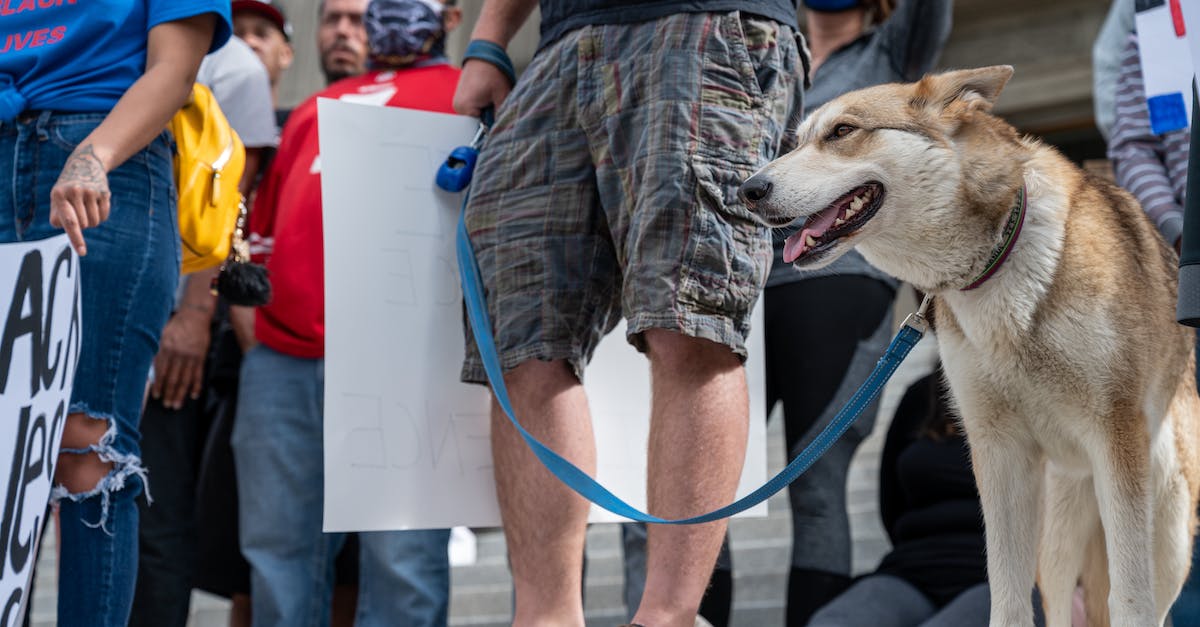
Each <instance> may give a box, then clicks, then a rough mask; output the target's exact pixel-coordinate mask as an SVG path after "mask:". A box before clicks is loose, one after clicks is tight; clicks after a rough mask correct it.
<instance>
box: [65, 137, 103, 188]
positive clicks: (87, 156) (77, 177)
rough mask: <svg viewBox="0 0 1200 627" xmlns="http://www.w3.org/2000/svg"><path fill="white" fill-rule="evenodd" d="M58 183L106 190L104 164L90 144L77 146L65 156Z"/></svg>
mask: <svg viewBox="0 0 1200 627" xmlns="http://www.w3.org/2000/svg"><path fill="white" fill-rule="evenodd" d="M58 182H59V184H67V185H70V184H75V185H78V186H80V187H82V188H84V189H92V190H98V191H108V174H107V173H106V172H105V171H104V164H103V163H101V162H100V157H97V156H96V151H95V150H93V149H92V145H91V144H87V145H86V146H82V147H80V148H77V149H76V150H75V152H73V153H71V156H70V157H68V158H67V163H66V164H65V165H63V169H62V174H60V175H59V176H58Z"/></svg>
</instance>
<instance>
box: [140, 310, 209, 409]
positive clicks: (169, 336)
mask: <svg viewBox="0 0 1200 627" xmlns="http://www.w3.org/2000/svg"><path fill="white" fill-rule="evenodd" d="M211 321H212V312H208V313H207V314H206V313H205V312H204V311H200V310H198V309H190V308H181V309H180V310H179V311H178V312H176V313H175V315H174V316H171V319H170V320H168V321H167V326H165V327H163V332H162V341H161V342H160V343H159V348H158V355H157V356H155V357H154V383H153V384H152V385H151V386H150V395H151V396H153V397H154V398H156V399H160V400H161V401H162V404H163V406H164V407H166V408H167V409H182V408H183V402H184V400H186V397H190V398H192V399H198V398H200V389H201V387H202V386H203V384H204V358H205V356H207V355H208V345H209V342H210V341H211V338H210V337H209V324H210V323H211Z"/></svg>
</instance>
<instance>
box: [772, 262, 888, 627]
mask: <svg viewBox="0 0 1200 627" xmlns="http://www.w3.org/2000/svg"><path fill="white" fill-rule="evenodd" d="M894 297H895V290H894V289H893V288H892V287H891V286H889V285H888V284H886V283H884V282H882V281H879V280H877V279H873V278H870V277H865V276H828V277H819V278H813V279H805V280H802V281H798V282H794V283H788V284H785V285H780V286H777V287H771V288H767V290H766V292H765V295H764V299H765V300H764V308H765V312H764V313H765V324H766V331H765V339H766V360H767V363H766V366H767V371H766V375H767V408H768V411H770V409H771V408H772V407H774V405H775V402H776V401H781V402H782V403H783V415H784V431H785V433H786V437H787V447H788V457H789V459H790V458H792V457H793V456H795V455H796V453H798V452H799V451H800V450H801V449H802V448H803V446H804V445H806V444H808V442H810V441H811V440H812V438H813V437H815V436H816V434H817V433H818V432H819V431H820V430H821V429H822V428H824V427H825V425H826V424H828V423H829V421H830V420H831V419H832V418H833V416H834V415H835V414H836V413H837V411H838V410H839V409H841V407H842V405H844V404H845V402H846V400H848V399H849V397H850V396H851V395H852V394H853V393H854V391H855V390H856V389H857V388H858V386H859V385H861V384H862V382H863V381H864V380H865V379H866V378H867V377H868V376H869V375H870V372H871V369H872V368H873V367H874V365H875V362H876V361H877V360H878V359H879V357H880V356H881V355H882V354H883V352H884V350H885V349H886V348H887V343H888V340H889V339H890V337H891V319H892V316H891V313H892V301H893V300H894ZM877 409H878V404H877V402H876V404H873V405H872V406H871V407H869V408H867V409H866V410H865V411H864V412H863V415H862V417H861V418H859V419H858V421H857V422H856V423H855V425H854V426H853V427H852V428H851V429H850V430H849V431H848V432H847V433H846V435H845V436H843V437H842V438H841V439H840V440H838V442H837V443H836V444H835V445H833V446H832V447H831V448H830V449H829V451H828V452H827V453H826V454H825V455H824V456H823V457H822V458H821V459H820V460H819V461H818V462H816V463H815V464H814V465H813V466H812V468H810V469H809V471H808V472H807V473H805V474H804V475H802V476H801V477H800V478H799V479H797V480H796V481H795V482H793V483H792V484H791V485H790V486H789V487H788V496H789V500H790V501H791V506H792V567H791V572H790V574H789V577H788V603H787V619H788V620H787V624H788V625H789V626H790V627H799V626H803V625H805V624H807V623H808V619H809V618H810V617H811V616H812V614H813V612H815V611H816V609H817V608H819V607H821V606H822V605H824V604H825V603H826V602H827V601H829V600H830V599H832V598H833V597H835V596H837V595H838V594H839V593H841V592H842V591H843V590H844V589H845V588H846V587H847V586H848V585H849V583H850V574H851V559H850V558H851V555H850V544H851V543H850V524H849V518H848V516H847V513H846V475H847V472H848V470H849V466H850V459H851V457H853V455H854V451H855V449H857V448H858V445H859V443H860V442H862V440H863V439H864V438H866V436H867V435H868V434H870V432H871V428H872V427H873V426H874V423H875V413H876V411H877Z"/></svg>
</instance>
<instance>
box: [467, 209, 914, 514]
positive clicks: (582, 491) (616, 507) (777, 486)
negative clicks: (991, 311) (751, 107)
mask: <svg viewBox="0 0 1200 627" xmlns="http://www.w3.org/2000/svg"><path fill="white" fill-rule="evenodd" d="M467 196H469V192H468V194H467ZM462 208H463V210H462V212H461V213H460V214H459V220H458V234H457V241H456V242H455V244H456V250H457V256H458V271H459V277H460V279H461V281H462V287H463V298H464V300H465V301H466V309H467V317H468V320H469V322H470V325H471V333H472V334H473V335H474V337H475V344H476V346H477V347H478V348H479V354H480V355H481V356H482V358H483V366H484V370H486V371H487V377H488V381H489V382H490V383H491V385H492V392H493V393H494V394H495V397H496V402H497V403H499V404H500V407H501V408H502V409H503V410H504V413H505V415H507V416H508V419H509V421H510V422H512V425H513V426H514V427H516V429H517V431H518V432H519V433H520V434H521V437H522V438H524V440H525V442H526V444H528V445H529V448H530V449H531V450H533V453H534V455H536V456H537V458H538V459H539V460H541V462H542V464H544V465H545V466H546V468H547V469H548V470H550V472H552V473H554V475H555V476H556V477H558V478H559V479H560V480H561V481H562V482H563V483H565V484H567V486H568V487H570V488H571V489H572V490H574V491H576V492H578V493H579V495H580V496H582V497H584V498H586V499H588V500H589V501H591V502H593V503H595V504H596V505H599V506H600V507H603V508H604V509H606V510H608V511H610V512H612V513H614V514H617V515H620V516H624V517H626V518H630V519H632V520H636V521H640V522H647V523H658V524H667V525H690V524H697V523H705V522H711V521H714V520H720V519H722V518H727V517H729V516H733V515H734V514H737V513H738V512H741V511H744V510H746V509H749V508H751V507H754V506H755V505H758V504H759V503H761V502H762V501H765V500H766V499H767V498H769V497H771V496H772V495H773V494H775V493H776V492H778V491H780V490H782V489H783V488H784V487H786V486H787V485H788V484H789V483H791V482H792V481H794V480H795V479H796V478H797V477H799V476H800V475H802V474H804V472H805V471H806V470H808V469H809V468H810V467H811V466H812V465H813V464H814V463H815V462H816V461H817V460H818V459H820V458H821V456H822V455H824V454H825V452H826V451H827V450H829V447H830V446H832V445H833V444H834V442H836V441H837V440H838V438H840V437H842V435H843V434H844V433H846V430H847V429H849V428H850V425H852V424H854V421H855V420H857V419H858V417H859V416H860V415H861V414H862V412H863V410H865V409H866V408H867V407H869V406H870V405H871V403H872V402H873V401H874V400H875V398H876V397H878V396H879V393H880V391H881V390H882V389H883V386H884V384H886V383H887V382H888V379H891V377H892V374H894V373H895V371H896V368H897V367H899V366H900V363H901V362H903V361H904V358H905V357H907V356H908V353H909V351H911V350H912V348H913V347H914V346H916V344H917V342H919V341H921V338H922V337H923V336H924V334H925V324H924V318H923V315H924V311H923V310H922V311H920V312H918V313H917V314H913V315H912V316H909V319H908V320H906V321H905V323H904V325H903V326H902V327H901V328H900V332H899V333H897V334H896V337H895V338H893V339H892V343H891V345H889V346H888V349H887V353H885V354H884V356H883V358H881V359H880V360H879V362H878V363H877V364H876V365H875V370H874V371H873V372H871V376H870V377H869V378H867V380H866V382H864V383H863V385H862V387H860V388H859V389H858V391H857V392H855V393H854V396H853V397H852V398H851V399H850V402H849V403H847V404H846V406H845V407H843V408H842V410H841V411H840V412H838V414H837V416H835V417H834V418H833V420H832V421H831V422H830V423H829V424H828V425H826V427H825V429H823V430H822V431H821V433H820V434H819V435H818V436H817V437H816V439H815V440H813V442H812V443H811V444H809V445H808V446H807V447H805V448H804V450H803V451H801V452H800V454H799V455H797V456H796V458H795V459H793V460H792V461H791V463H789V464H788V465H787V466H786V467H785V468H784V469H783V470H782V471H780V473H779V474H777V475H775V476H774V477H772V478H771V479H770V480H769V481H767V482H766V483H765V484H764V485H763V486H762V487H760V488H758V489H757V490H755V491H753V492H751V493H750V494H747V495H746V496H744V497H742V498H741V499H739V500H737V501H736V502H734V503H732V504H730V505H726V506H725V507H722V508H720V509H718V510H715V511H711V512H708V513H707V514H702V515H700V516H693V517H691V518H683V519H677V520H667V519H664V518H659V517H658V516H651V515H650V514H647V513H645V512H642V511H640V510H638V509H637V508H635V507H633V506H632V505H629V504H628V503H626V502H625V501H623V500H621V499H620V498H619V497H617V496H616V495H614V494H613V493H612V492H610V491H609V490H608V489H607V488H605V487H604V486H602V485H600V484H599V483H598V482H596V480H595V479H593V478H591V477H590V476H588V474H587V473H585V472H583V471H582V470H580V469H579V468H578V467H576V466H575V465H574V464H572V463H571V462H569V461H567V460H566V459H563V458H562V457H561V456H559V455H558V453H555V452H554V451H552V450H550V448H548V447H547V446H545V445H544V444H542V443H541V442H539V441H538V440H537V438H535V437H533V436H532V435H531V434H530V433H529V432H528V431H526V430H525V428H524V427H522V426H521V423H520V422H519V421H518V420H517V417H516V415H515V414H514V412H513V408H512V403H511V402H510V401H509V398H508V389H507V388H506V387H505V385H504V375H503V372H502V371H501V368H500V358H499V354H498V353H497V351H496V343H495V340H494V338H493V337H492V332H491V328H492V323H491V320H490V319H489V317H488V312H487V305H486V301H485V299H484V296H483V287H482V286H483V281H482V280H481V278H480V274H479V266H478V264H477V262H476V259H475V254H474V251H473V249H472V247H471V238H470V235H469V234H468V233H467V224H466V219H465V216H466V208H467V198H466V197H464V198H463V206H462Z"/></svg>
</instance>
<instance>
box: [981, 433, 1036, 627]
mask: <svg viewBox="0 0 1200 627" xmlns="http://www.w3.org/2000/svg"><path fill="white" fill-rule="evenodd" d="M963 416H964V422H965V425H966V428H967V440H968V441H969V443H970V445H971V461H972V464H973V466H974V469H975V479H976V481H977V482H978V484H979V497H980V500H981V502H982V504H983V520H984V529H985V532H986V535H987V570H988V583H989V585H990V587H991V595H992V614H991V622H990V625H991V627H1029V626H1030V625H1032V624H1033V602H1032V598H1031V595H1032V593H1033V580H1034V571H1035V569H1036V560H1037V557H1036V555H1037V543H1038V535H1039V534H1038V523H1039V520H1040V515H1039V512H1040V504H1041V490H1042V463H1041V456H1040V452H1039V449H1038V447H1037V445H1036V444H1035V443H1034V442H1033V441H1032V440H1031V439H1029V438H1028V437H1027V436H1026V435H1025V434H1022V433H1013V432H1009V433H1004V432H1001V431H999V430H998V429H996V427H995V425H999V424H1003V423H1004V420H1003V419H1002V418H1000V419H991V420H987V421H986V422H982V421H978V420H967V419H966V417H967V412H966V411H964V412H963ZM973 423H974V424H973Z"/></svg>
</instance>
